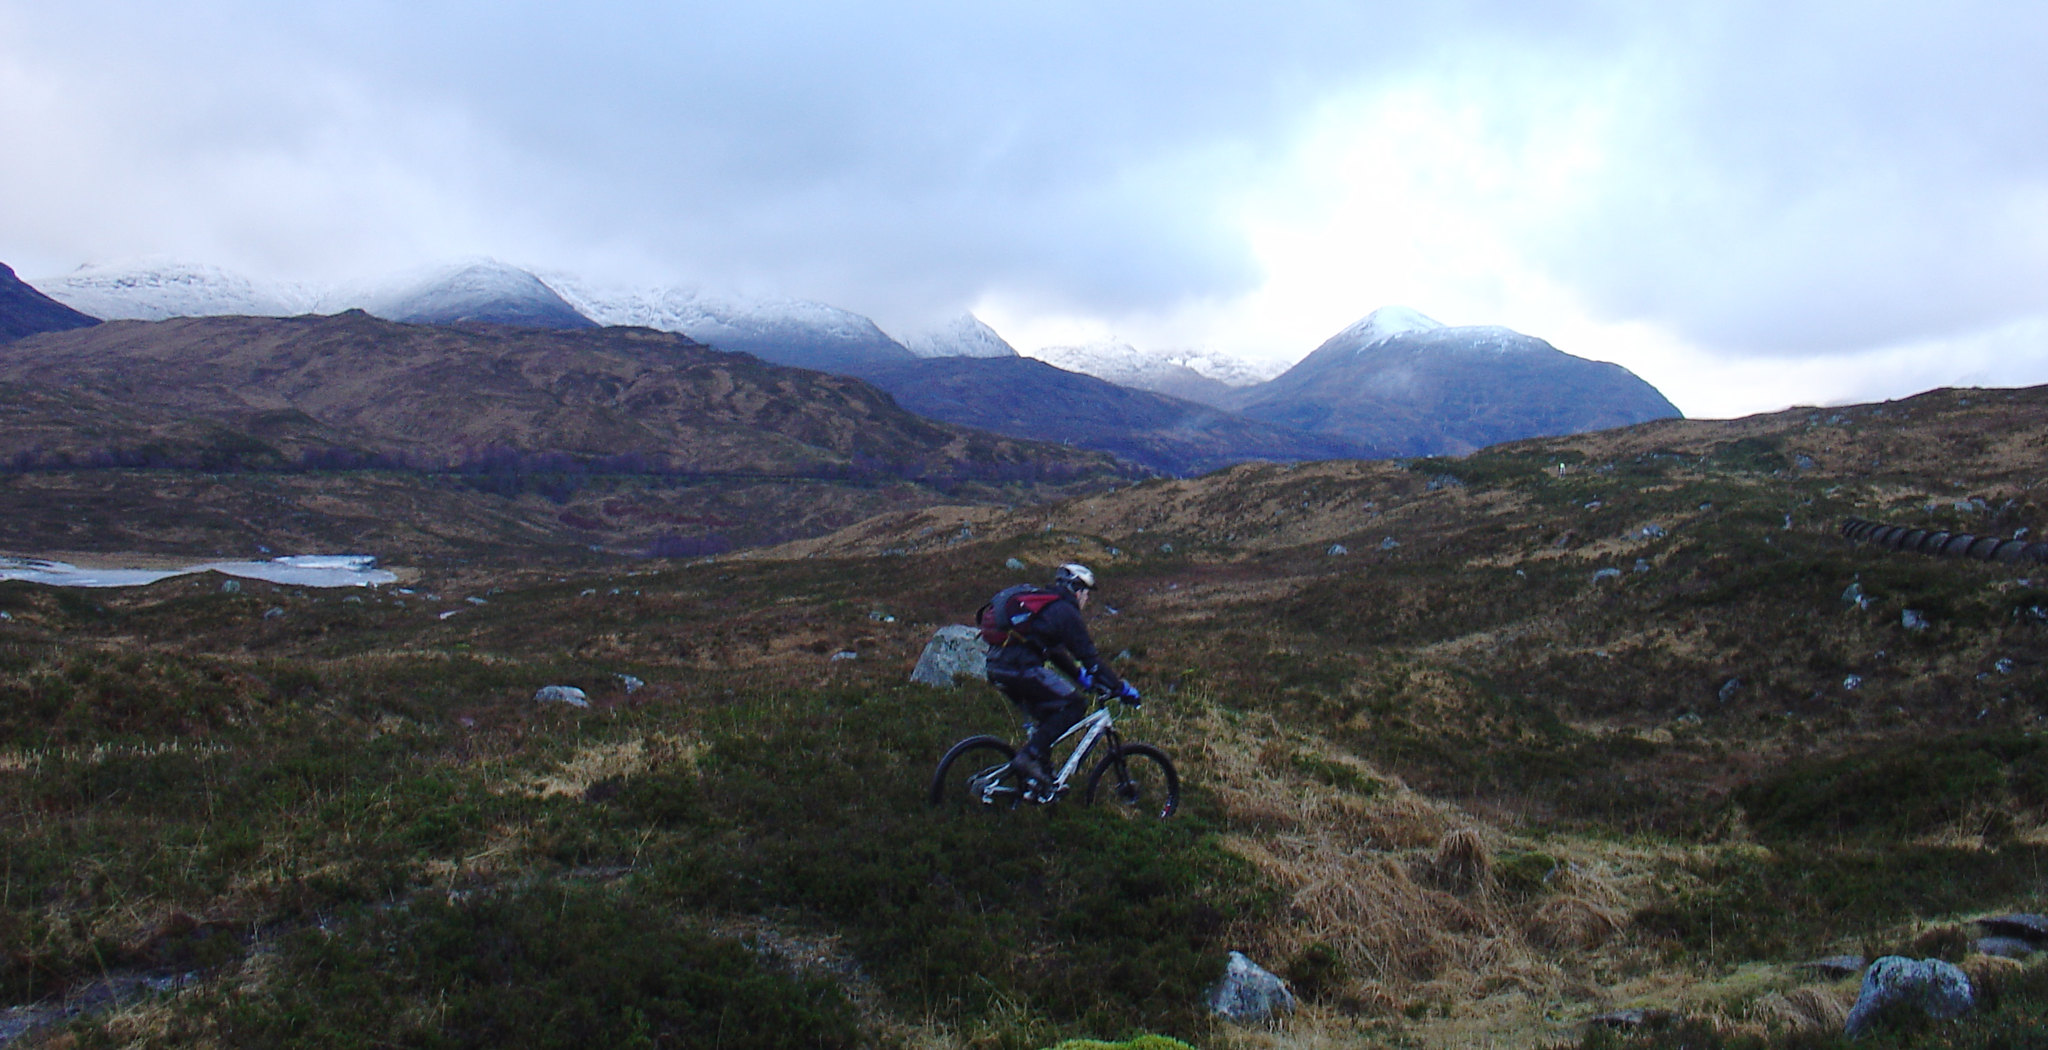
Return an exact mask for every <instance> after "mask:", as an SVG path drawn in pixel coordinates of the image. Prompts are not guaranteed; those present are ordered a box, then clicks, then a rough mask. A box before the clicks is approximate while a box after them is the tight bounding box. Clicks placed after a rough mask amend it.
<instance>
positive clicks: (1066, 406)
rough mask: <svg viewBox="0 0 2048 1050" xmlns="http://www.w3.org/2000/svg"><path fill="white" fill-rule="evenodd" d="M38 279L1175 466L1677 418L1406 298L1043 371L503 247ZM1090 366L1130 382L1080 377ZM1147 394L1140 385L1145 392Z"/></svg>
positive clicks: (113, 304)
mask: <svg viewBox="0 0 2048 1050" xmlns="http://www.w3.org/2000/svg"><path fill="white" fill-rule="evenodd" d="M36 284H37V286H38V287H39V288H41V289H42V290H43V291H45V292H47V293H48V294H49V295H50V297H52V298H54V299H56V300H59V301H60V302H62V303H65V304H67V305H69V306H71V307H74V308H76V309H78V310H80V311H83V312H84V313H87V314H91V315H93V316H95V317H100V318H107V319H112V318H140V319H161V318H167V317H175V316H201V315H214V314H245V315H252V316H288V315H292V314H302V313H331V312H334V311H337V310H340V309H343V308H348V307H356V308H362V309H365V310H367V311H368V312H370V313H372V314H374V315H376V316H378V317H383V318H386V319H389V320H395V321H406V322H413V323H423V324H444V323H450V322H459V321H481V322H495V323H505V324H517V325H527V326H534V327H542V328H558V329H575V328H586V327H593V326H598V325H603V326H637V327H644V328H653V329H658V330H661V331H667V332H677V333H682V334H685V335H688V336H689V337H690V338H692V339H694V340H697V341H699V342H702V343H707V344H710V345H712V346H715V347H718V348H720V349H723V350H730V351H741V352H745V353H750V354H753V355H754V356H756V357H758V358H760V359H762V360H764V361H768V362H771V363H774V364H783V365H792V366H796V367H801V368H811V369H817V370H820V371H826V372H835V373H839V374H843V375H857V376H862V377H865V378H868V379H870V380H871V381H873V382H875V383H876V384H877V385H879V386H881V387H882V388H884V389H885V390H887V391H889V392H890V393H891V394H892V395H893V396H895V397H896V398H897V400H898V401H899V403H901V404H904V405H905V406H907V407H911V408H912V409H913V410H914V411H918V412H921V413H923V414H926V415H928V416H930V417H931V418H935V419H943V420H946V421H948V422H953V423H959V424H963V425H970V426H978V427H984V428H987V429H993V430H996V431H998V432H1000V433H1007V434H1010V435H1012V436H1017V437H1030V438H1034V439H1040V440H1060V441H1065V442H1070V443H1072V444H1075V445H1079V446H1082V447H1088V448H1097V449H1102V450H1105V451H1110V452H1114V453H1116V454H1118V455H1121V456H1125V457H1127V458H1130V459H1131V460H1132V461H1133V462H1137V463H1142V464H1145V465H1147V466H1150V467H1152V468H1154V469H1158V470H1164V471H1167V472H1170V473H1186V472H1189V471H1194V470H1206V469H1211V468H1212V467H1216V466H1224V465H1228V464H1229V463H1233V462H1239V461H1242V460H1246V459H1260V458H1272V459H1303V458H1322V457H1327V456H1374V455H1429V454H1452V455H1455V454H1462V453H1465V452H1469V451H1472V450H1474V449H1477V448H1481V447H1484V446H1486V445H1490V444H1494V443H1497V442H1501V441H1509V440H1516V439H1519V438H1526V437H1537V436H1550V435H1557V434H1566V433H1576V432H1580V431H1585V430H1591V429H1601V428H1606V427H1612V426H1621V425H1625V424H1629V423H1635V422H1641V421H1644V420H1649V419H1657V418H1665V417H1670V416H1676V415H1678V414H1679V413H1678V411H1677V409H1676V408H1675V407H1674V406H1672V404H1671V403H1670V402H1669V401H1668V400H1666V399H1665V398H1664V397H1663V395H1662V394H1660V393H1658V392H1657V391H1656V389H1655V388H1653V387H1651V386H1650V385H1649V384H1648V383H1645V382H1643V381H1642V380H1641V379H1639V378H1638V377H1636V376H1635V375H1634V374H1632V373H1630V372H1628V371H1627V370H1626V369H1624V368H1622V367H1621V366H1619V365H1613V364H1605V363H1601V362H1594V361H1588V360H1585V359H1582V358H1577V357H1573V356H1571V355H1569V354H1565V353H1563V352H1561V351H1559V350H1557V349H1556V348H1555V347H1552V346H1551V345H1550V344H1549V343H1546V342H1544V341H1542V340H1540V339H1535V338H1532V337H1529V336H1525V335H1522V334H1520V333H1517V332H1513V331H1510V330H1508V329H1505V328H1494V327H1466V328H1454V327H1449V326H1445V325H1442V324H1440V323H1438V322H1436V321H1434V320H1432V319H1430V318H1428V317H1425V316H1423V315H1422V314H1419V313H1417V312H1415V311H1413V310H1407V309H1404V308H1399V307H1389V308H1384V309H1381V310H1378V311H1375V312H1374V313H1373V314H1371V315H1369V316H1368V317H1366V318H1365V319H1364V320H1361V321H1360V322H1358V323H1357V324H1355V325H1352V326H1351V327H1350V328H1347V329H1345V330H1344V331H1343V332H1340V333H1338V334H1337V335H1336V336H1333V337H1332V338H1331V339H1330V340H1328V341H1327V342H1325V343H1324V344H1323V345H1322V346H1321V347H1320V348H1318V349H1317V350H1316V351H1315V352H1314V353H1312V354H1310V355H1308V357H1306V358H1304V359H1303V360H1302V361H1301V362H1300V363H1298V364H1296V365H1295V366H1294V367H1292V368H1290V369H1288V370H1286V371H1285V372H1284V373H1282V374H1280V375H1278V376H1277V377H1275V376H1272V375H1271V374H1270V371H1268V370H1261V369H1259V368H1258V367H1256V366H1253V365H1250V364H1247V363H1245V362H1242V361H1237V360H1234V359H1230V358H1227V357H1224V356H1221V355H1211V354H1198V353H1192V352H1176V353H1160V352H1148V351H1141V350H1138V349H1137V348H1134V347H1131V346H1130V345H1128V344H1125V343H1115V342H1112V343H1103V344H1095V345H1090V346H1083V347H1051V348H1046V349H1042V350H1038V351H1035V352H1034V353H1033V355H1032V357H1035V358H1038V359H1039V361H1038V362H1033V363H1039V364H1044V365H1046V366H1047V367H1040V368H1034V367H1029V366H1028V365H1027V364H1026V363H1025V362H1027V361H1029V359H1027V358H1021V357H1019V356H1018V354H1017V351H1016V349H1015V348H1013V347H1011V346H1010V345H1009V343H1008V342H1006V341H1005V340H1003V338H1002V337H1001V336H1000V335H998V334H997V333H996V332H994V331H993V330H992V329H990V328H989V327H988V326H987V325H985V324H983V323H982V322H981V321H979V320H978V319H976V318H974V317H973V316H971V315H963V316H961V317H958V318H955V319H954V320H952V321H950V322H947V323H944V324H941V325H938V326H934V327H932V328H929V329H923V330H916V331H905V332H903V333H901V335H902V338H900V339H899V338H896V337H892V336H891V335H890V334H889V333H887V332H884V331H883V330H882V329H881V328H880V327H879V326H878V325H876V324H875V322H874V321H872V320H870V319H869V318H866V317H863V316H861V315H860V314H856V313H853V312H851V311H848V310H844V309H840V308H838V307H834V306H829V305H826V304H823V303H817V302H811V301H807V300H800V299H789V298H747V297H742V296H736V295H730V294H722V293H711V292H707V291H703V290H699V289H692V288H680V287H671V288H640V289H623V290H622V289H606V288H600V287H597V286H594V285H590V284H586V283H585V282H582V281H581V280H579V279H577V278H574V277H571V276H568V275H563V274H548V275H546V276H545V277H541V276H536V275H535V274H533V273H531V272H529V271H526V270H522V269H518V268H516V267H511V266H507V265H504V264H502V263H495V262H476V263H471V264H466V265H462V266H454V267H445V268H442V269H439V270H433V271H423V272H420V273H416V274H414V275H411V276H409V277H406V278H402V279H396V280H392V281H389V282H386V283H384V284H382V285H379V286H375V287H368V288H357V289H349V290H341V291H332V292H319V293H316V292H314V291H311V290H309V289H306V288H304V287H302V286H295V285H264V284H261V283H259V282H255V281H251V280H248V279H247V278H243V277H240V276H238V275H234V274H231V273H228V272H226V271H222V270H218V269H213V268H207V267H194V266H182V265H152V266H142V267H131V268H127V269H118V268H87V269H82V270H79V271H76V272H74V273H73V274H69V275H66V276H63V277H59V278H52V279H46V280H40V281H38V282H36ZM967 361H996V362H1002V363H1001V364H996V365H972V364H964V363H963V362H967ZM1052 366H1057V367H1052ZM1055 373H1057V374H1055ZM1081 373H1086V374H1087V376H1091V377H1093V378H1094V379H1097V380H1101V381H1105V382H1106V383H1107V384H1114V385H1115V387H1117V388H1121V389H1122V392H1121V393H1118V392H1116V391H1115V390H1112V389H1108V388H1105V387H1101V386H1096V385H1094V384H1093V383H1083V382H1078V380H1079V379H1081V378H1085V377H1084V376H1082V375H1080V374H1081ZM1069 377H1071V378H1069ZM1140 393H1143V394H1145V395H1146V396H1145V397H1134V396H1132V395H1135V394H1140ZM1160 396H1163V397H1164V398H1165V400H1158V399H1157V398H1158V397H1160ZM1074 406H1086V408H1085V409H1081V410H1075V407H1074ZM1084 417H1085V419H1084Z"/></svg>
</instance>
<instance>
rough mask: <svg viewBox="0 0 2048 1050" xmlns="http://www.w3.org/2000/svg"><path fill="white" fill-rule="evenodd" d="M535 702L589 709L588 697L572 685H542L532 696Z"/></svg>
mask: <svg viewBox="0 0 2048 1050" xmlns="http://www.w3.org/2000/svg"><path fill="white" fill-rule="evenodd" d="M533 699H534V700H535V701H536V702H539V703H544V704H568V705H569V706H570V707H589V706H590V697H589V696H587V695H585V694H584V692H583V690H581V689H578V688H576V687H575V686H573V685H544V686H541V687H540V689H539V690H538V691H536V692H535V693H534V694H533Z"/></svg>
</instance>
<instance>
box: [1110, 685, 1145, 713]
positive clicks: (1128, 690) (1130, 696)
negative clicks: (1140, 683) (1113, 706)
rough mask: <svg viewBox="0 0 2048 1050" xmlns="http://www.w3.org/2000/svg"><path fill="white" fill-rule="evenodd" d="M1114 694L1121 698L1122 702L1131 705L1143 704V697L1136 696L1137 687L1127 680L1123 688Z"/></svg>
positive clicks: (1138, 705)
mask: <svg viewBox="0 0 2048 1050" xmlns="http://www.w3.org/2000/svg"><path fill="white" fill-rule="evenodd" d="M1116 695H1117V696H1118V697H1120V698H1122V700H1123V702H1124V703H1126V704H1129V705H1131V706H1132V707H1140V706H1143V702H1144V701H1143V698H1141V697H1140V696H1138V687H1137V686H1135V685H1132V684H1131V683H1129V682H1125V683H1124V687H1123V689H1122V690H1121V691H1119V692H1118V693H1117V694H1116Z"/></svg>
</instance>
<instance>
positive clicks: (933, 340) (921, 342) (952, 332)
mask: <svg viewBox="0 0 2048 1050" xmlns="http://www.w3.org/2000/svg"><path fill="white" fill-rule="evenodd" d="M896 341H897V342H900V343H902V344H903V345H904V346H906V347H908V348H909V349H910V352H911V353H913V354H916V355H917V356H919V357H1016V356H1017V348H1016V347H1014V346H1011V345H1010V342H1009V340H1007V339H1004V338H1003V337H1002V336H1000V335H998V334H996V330H995V329H993V328H990V327H989V326H988V325H987V324H985V323H984V322H983V321H982V319H981V318H979V317H976V316H974V315H973V314H971V313H965V314H961V315H960V316H958V317H955V318H953V319H952V320H950V321H944V322H941V323H939V324H936V325H931V326H928V327H925V328H920V329H915V330H912V331H908V332H905V333H903V334H902V335H899V336H897V340H896Z"/></svg>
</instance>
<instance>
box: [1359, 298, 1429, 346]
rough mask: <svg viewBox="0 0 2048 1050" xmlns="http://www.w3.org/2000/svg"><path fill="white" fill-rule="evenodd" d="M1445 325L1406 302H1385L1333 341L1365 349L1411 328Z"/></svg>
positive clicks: (1418, 330)
mask: <svg viewBox="0 0 2048 1050" xmlns="http://www.w3.org/2000/svg"><path fill="white" fill-rule="evenodd" d="M1442 327H1444V323H1443V322H1442V321H1439V320H1437V319H1436V318H1433V317H1430V316H1428V315H1426V314H1424V313H1423V312H1422V311H1420V310H1416V309H1413V308H1410V307H1406V306H1382V307H1380V308H1379V309H1377V310H1374V311H1373V312H1371V313H1369V314H1366V315H1365V317H1364V318H1363V319H1362V320H1360V321H1359V322H1358V323H1356V324H1354V325H1352V326H1351V327H1349V328H1346V329H1345V330H1343V331H1342V332H1339V333H1338V334H1337V337H1336V339H1334V340H1332V342H1336V341H1340V340H1341V341H1343V342H1345V343H1348V344H1351V345H1353V346H1354V347H1355V348H1356V349H1359V350H1363V349H1365V348H1366V347H1368V346H1371V345H1373V344H1374V343H1377V342H1380V341H1381V340H1383V339H1391V338H1393V337H1394V336H1397V335H1407V334H1408V333H1410V332H1431V331H1435V330H1436V329H1439V328H1442Z"/></svg>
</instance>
